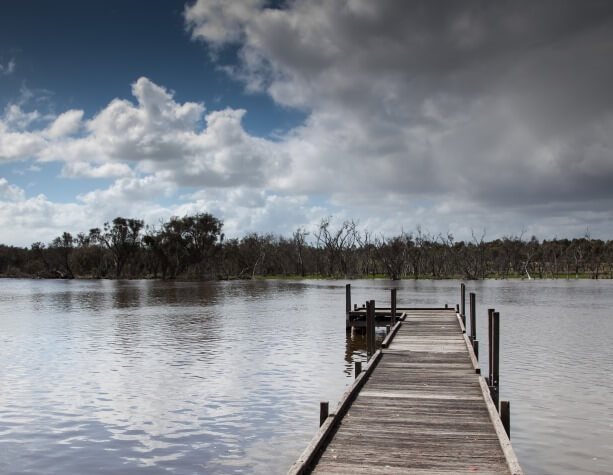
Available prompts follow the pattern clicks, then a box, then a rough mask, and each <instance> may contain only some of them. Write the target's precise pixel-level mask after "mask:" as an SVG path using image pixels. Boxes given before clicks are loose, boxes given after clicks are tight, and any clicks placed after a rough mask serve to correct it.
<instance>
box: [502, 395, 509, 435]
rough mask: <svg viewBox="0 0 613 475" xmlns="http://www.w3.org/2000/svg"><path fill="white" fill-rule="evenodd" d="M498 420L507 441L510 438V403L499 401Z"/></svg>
mask: <svg viewBox="0 0 613 475" xmlns="http://www.w3.org/2000/svg"><path fill="white" fill-rule="evenodd" d="M500 420H501V421H502V425H503V426H504V430H505V431H506V433H507V436H508V437H509V439H510V438H511V402H510V401H500Z"/></svg>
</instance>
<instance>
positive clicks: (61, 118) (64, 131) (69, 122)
mask: <svg viewBox="0 0 613 475" xmlns="http://www.w3.org/2000/svg"><path fill="white" fill-rule="evenodd" d="M82 119H83V111H82V110H74V109H72V110H69V111H66V112H63V113H62V114H60V115H58V116H57V118H56V119H55V120H54V121H53V122H52V123H51V125H50V126H49V127H48V128H47V130H46V134H47V136H49V137H51V138H53V139H57V138H60V137H65V136H67V135H72V134H74V133H76V132H77V131H78V130H79V128H80V127H81V120H82Z"/></svg>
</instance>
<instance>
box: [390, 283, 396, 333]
mask: <svg viewBox="0 0 613 475" xmlns="http://www.w3.org/2000/svg"><path fill="white" fill-rule="evenodd" d="M391 299H392V304H391V312H392V314H391V317H392V318H391V324H392V327H393V326H394V325H396V289H395V288H394V289H392V295H391Z"/></svg>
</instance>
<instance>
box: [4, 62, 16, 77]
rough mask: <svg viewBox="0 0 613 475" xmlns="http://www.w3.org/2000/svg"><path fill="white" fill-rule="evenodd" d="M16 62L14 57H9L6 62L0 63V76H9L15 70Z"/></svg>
mask: <svg viewBox="0 0 613 475" xmlns="http://www.w3.org/2000/svg"><path fill="white" fill-rule="evenodd" d="M16 66H17V65H16V63H15V60H14V59H10V60H9V61H8V63H6V64H2V63H0V77H1V76H9V75H11V74H13V73H14V72H15V68H16Z"/></svg>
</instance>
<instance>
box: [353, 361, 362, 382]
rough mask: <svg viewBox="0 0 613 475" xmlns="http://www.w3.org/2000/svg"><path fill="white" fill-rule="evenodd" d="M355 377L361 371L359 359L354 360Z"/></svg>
mask: <svg viewBox="0 0 613 475" xmlns="http://www.w3.org/2000/svg"><path fill="white" fill-rule="evenodd" d="M354 372H355V377H356V378H357V377H358V376H359V375H360V373H361V372H362V362H361V361H356V362H355V371H354Z"/></svg>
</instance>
